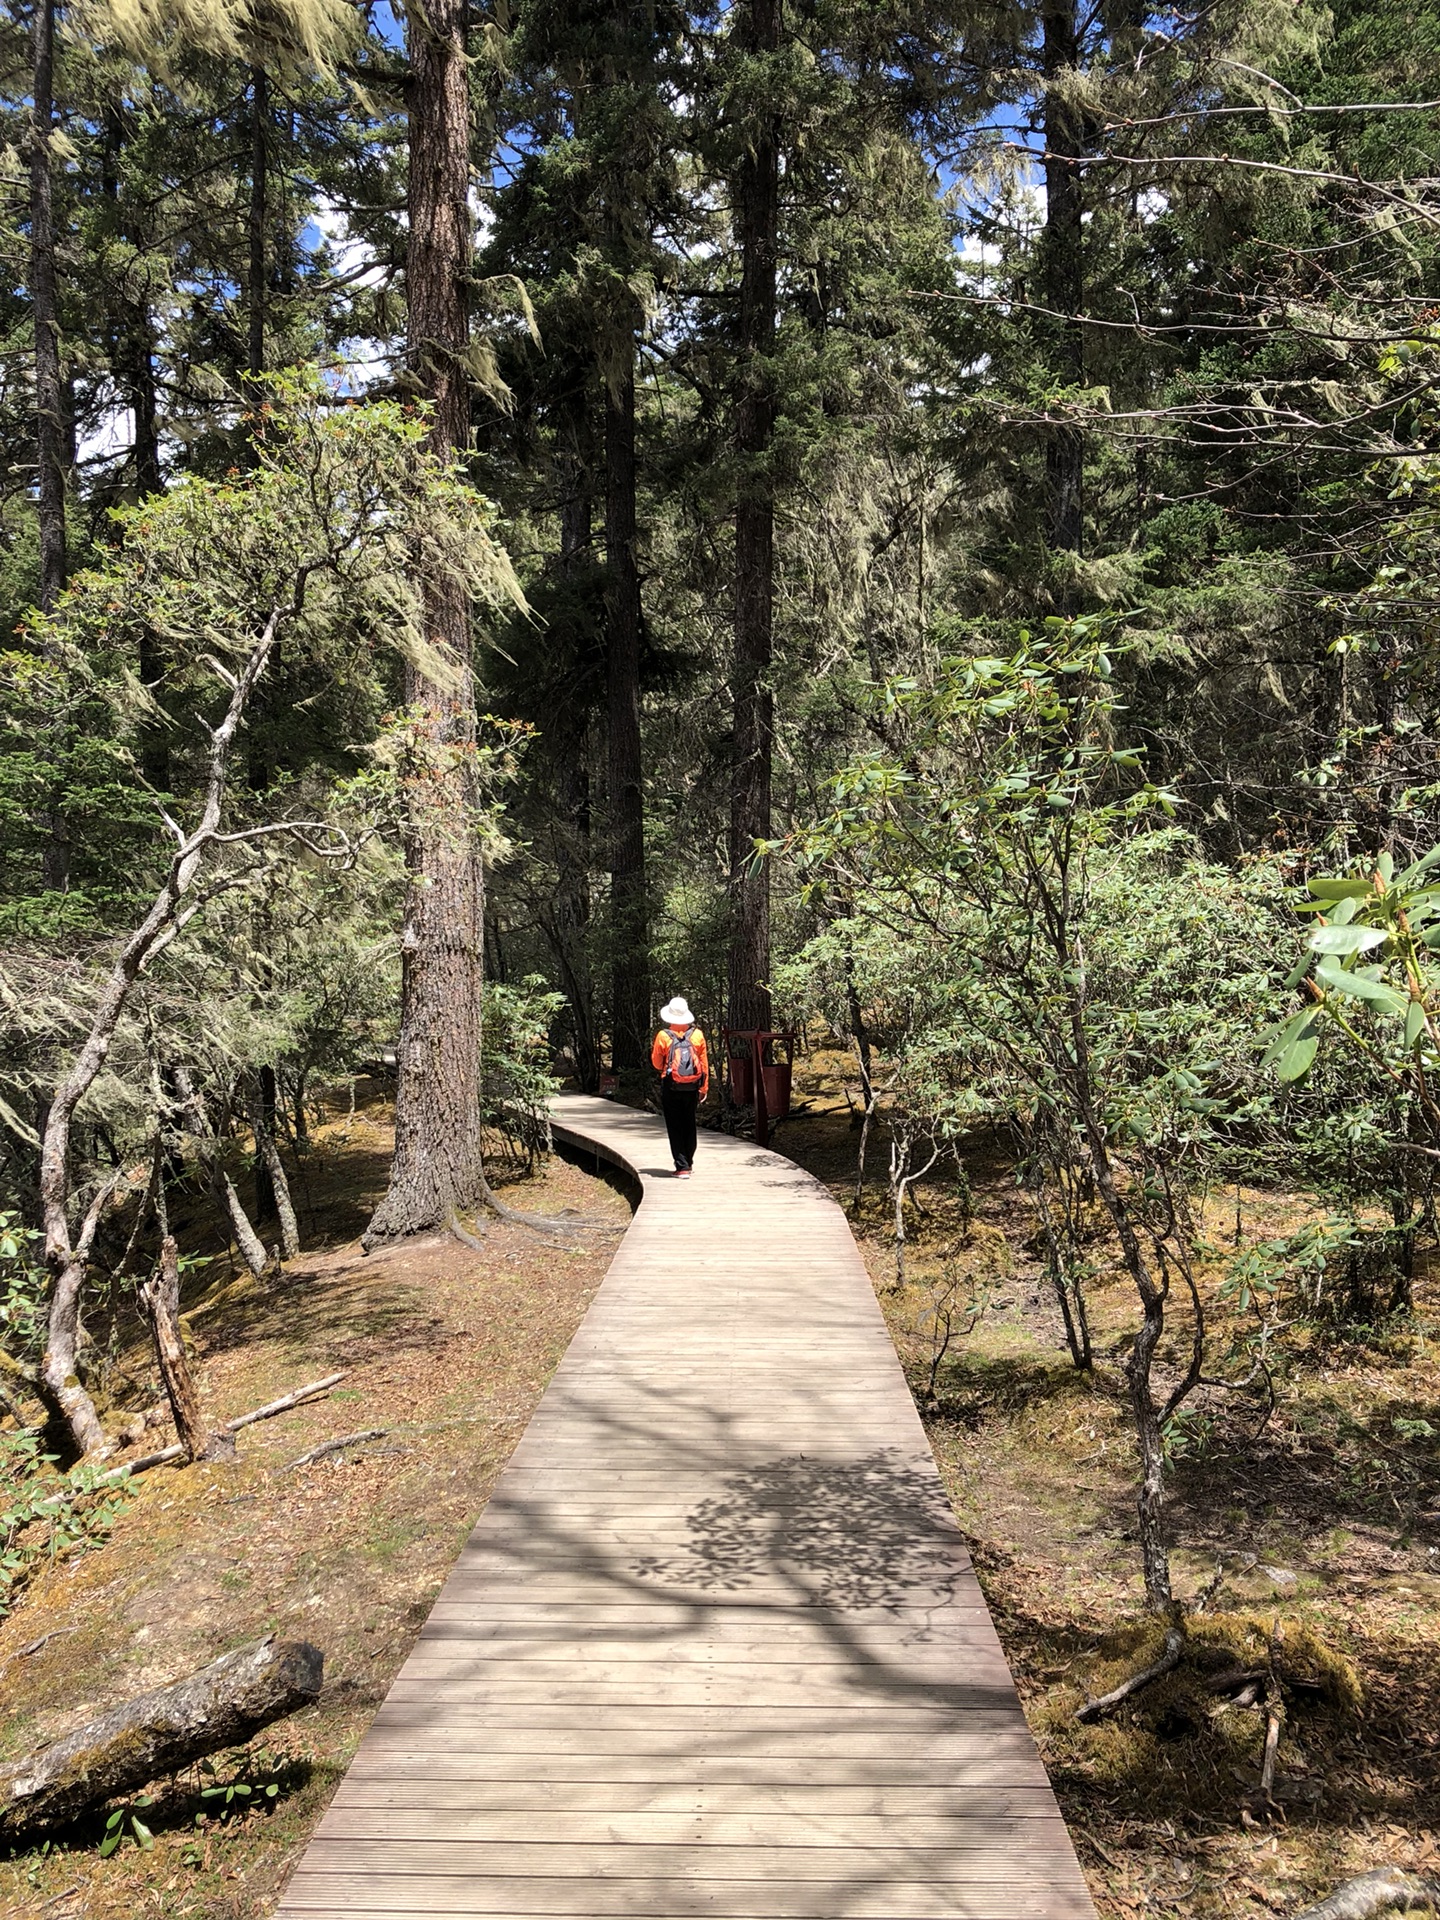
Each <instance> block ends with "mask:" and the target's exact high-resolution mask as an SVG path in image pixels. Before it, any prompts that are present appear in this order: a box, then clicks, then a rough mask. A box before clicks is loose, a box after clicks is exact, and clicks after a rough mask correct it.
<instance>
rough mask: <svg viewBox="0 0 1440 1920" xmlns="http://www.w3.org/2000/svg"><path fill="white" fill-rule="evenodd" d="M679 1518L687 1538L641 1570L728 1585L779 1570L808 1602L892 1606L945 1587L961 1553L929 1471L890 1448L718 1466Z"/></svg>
mask: <svg viewBox="0 0 1440 1920" xmlns="http://www.w3.org/2000/svg"><path fill="white" fill-rule="evenodd" d="M721 1484H722V1486H723V1487H724V1489H725V1490H724V1492H723V1493H721V1494H717V1495H715V1496H713V1497H712V1498H711V1499H708V1500H703V1501H701V1503H700V1505H699V1506H698V1507H696V1508H695V1509H694V1511H693V1512H692V1513H691V1515H690V1517H689V1527H690V1532H691V1536H692V1537H691V1540H690V1543H689V1545H688V1546H687V1547H685V1549H684V1550H683V1551H682V1552H681V1553H679V1554H676V1555H674V1556H672V1557H669V1558H660V1557H658V1556H654V1555H651V1556H647V1557H645V1558H643V1559H641V1560H639V1561H637V1562H636V1568H635V1570H636V1572H637V1573H639V1574H640V1575H641V1576H642V1577H648V1578H659V1579H663V1580H666V1581H674V1582H676V1583H677V1584H679V1585H683V1586H689V1587H699V1588H701V1589H702V1590H709V1591H712V1592H713V1591H725V1592H734V1591H736V1590H737V1589H739V1588H742V1587H745V1586H749V1585H751V1584H753V1583H754V1582H756V1581H758V1580H762V1579H772V1578H774V1576H775V1575H776V1574H777V1573H778V1574H780V1575H782V1576H784V1577H785V1578H786V1579H787V1581H789V1582H790V1583H791V1584H793V1585H794V1586H795V1587H797V1588H800V1589H803V1591H804V1596H805V1598H806V1599H807V1600H808V1601H809V1602H810V1604H812V1605H814V1606H826V1607H842V1608H862V1607H863V1608H874V1607H881V1608H884V1607H898V1606H900V1605H902V1604H913V1600H914V1596H915V1595H916V1593H917V1592H920V1593H922V1594H923V1596H924V1598H925V1599H926V1600H927V1601H929V1602H931V1603H932V1604H933V1603H934V1602H935V1601H936V1600H937V1599H943V1598H946V1597H950V1596H951V1595H952V1594H953V1590H954V1586H955V1583H956V1581H957V1579H958V1578H959V1577H960V1576H961V1574H962V1573H964V1572H965V1571H966V1570H967V1566H968V1562H967V1557H966V1555H965V1550H964V1546H963V1543H962V1541H961V1537H960V1535H959V1533H958V1531H957V1529H956V1527H955V1523H954V1520H953V1518H952V1516H951V1513H950V1509H949V1504H948V1502H947V1501H946V1499H945V1495H944V1493H943V1492H942V1490H941V1488H940V1485H939V1483H938V1481H937V1480H936V1478H935V1475H934V1473H933V1471H925V1470H922V1469H921V1468H920V1467H918V1466H916V1465H913V1464H911V1463H910V1462H909V1461H908V1460H907V1459H906V1457H905V1456H904V1455H903V1454H901V1453H900V1452H899V1451H898V1450H897V1449H895V1448H892V1447H881V1448H878V1449H877V1450H876V1451H875V1452H873V1453H869V1454H866V1455H864V1456H863V1457H862V1458H860V1459H858V1460H845V1461H833V1460H810V1459H807V1458H806V1457H805V1455H804V1454H791V1455H788V1456H786V1457H785V1458H782V1459H779V1460H773V1461H766V1462H763V1463H762V1464H760V1465H759V1466H755V1467H747V1468H744V1469H742V1470H740V1471H738V1472H735V1473H730V1474H727V1475H725V1476H724V1479H723V1480H722V1482H721Z"/></svg>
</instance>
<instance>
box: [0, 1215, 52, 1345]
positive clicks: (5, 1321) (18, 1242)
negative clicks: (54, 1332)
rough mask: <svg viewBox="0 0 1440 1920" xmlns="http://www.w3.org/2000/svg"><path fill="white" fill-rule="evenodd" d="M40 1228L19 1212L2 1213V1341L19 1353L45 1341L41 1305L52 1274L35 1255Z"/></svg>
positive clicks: (0, 1321)
mask: <svg viewBox="0 0 1440 1920" xmlns="http://www.w3.org/2000/svg"><path fill="white" fill-rule="evenodd" d="M40 1238H41V1235H40V1232H39V1229H38V1228H36V1227H27V1226H26V1225H25V1224H24V1223H23V1221H22V1220H21V1218H20V1215H19V1214H18V1213H0V1341H3V1342H4V1344H5V1346H6V1347H7V1349H8V1350H9V1351H10V1352H12V1353H14V1354H15V1355H16V1356H17V1357H19V1356H21V1355H25V1354H30V1355H34V1354H38V1353H39V1351H40V1349H41V1347H42V1346H43V1345H44V1344H45V1342H44V1329H43V1322H42V1308H43V1304H44V1300H45V1294H46V1289H47V1287H48V1285H49V1276H48V1275H47V1274H46V1272H45V1269H44V1268H43V1267H42V1266H40V1265H39V1264H38V1263H37V1262H36V1261H35V1260H34V1259H33V1258H32V1251H33V1249H34V1247H35V1243H36V1242H37V1241H38V1240H39V1239H40Z"/></svg>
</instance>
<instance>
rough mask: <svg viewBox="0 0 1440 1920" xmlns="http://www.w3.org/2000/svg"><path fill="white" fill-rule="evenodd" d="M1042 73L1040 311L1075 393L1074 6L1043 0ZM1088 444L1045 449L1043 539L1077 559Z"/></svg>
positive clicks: (1078, 274) (1054, 361) (1058, 369)
mask: <svg viewBox="0 0 1440 1920" xmlns="http://www.w3.org/2000/svg"><path fill="white" fill-rule="evenodd" d="M1041 27H1042V32H1043V39H1042V44H1041V72H1042V75H1043V78H1044V80H1045V83H1046V89H1047V90H1046V94H1045V119H1044V130H1045V152H1046V159H1045V230H1044V233H1043V234H1042V236H1041V241H1040V264H1041V287H1042V304H1043V305H1044V306H1046V307H1047V308H1049V309H1050V313H1051V315H1059V316H1063V317H1060V318H1053V317H1052V318H1047V319H1046V320H1045V322H1044V326H1045V331H1046V337H1047V341H1048V357H1049V361H1050V367H1049V371H1050V373H1051V375H1052V377H1053V378H1054V379H1055V380H1057V381H1059V382H1061V383H1062V384H1064V385H1065V386H1069V387H1080V386H1083V385H1084V384H1085V335H1084V328H1083V326H1082V324H1081V322H1080V319H1079V317H1078V316H1079V315H1080V313H1081V312H1082V311H1083V309H1084V304H1085V255H1084V244H1085V227H1084V222H1083V219H1082V215H1083V213H1084V191H1083V183H1082V175H1081V169H1080V168H1079V167H1078V166H1077V165H1076V164H1075V161H1076V160H1077V159H1078V157H1079V156H1080V155H1081V153H1082V152H1083V151H1084V142H1083V123H1082V118H1081V115H1080V112H1079V110H1078V109H1077V108H1076V107H1075V106H1073V105H1072V104H1070V103H1069V102H1067V101H1066V100H1065V99H1064V98H1063V97H1062V88H1063V83H1064V81H1065V79H1066V78H1067V77H1068V76H1069V75H1071V74H1073V73H1074V71H1075V68H1076V66H1077V64H1078V62H1079V57H1080V35H1079V27H1078V24H1077V21H1076V8H1075V0H1045V4H1044V5H1043V7H1042V9H1041ZM1084 457H1085V447H1084V441H1083V439H1082V437H1081V435H1080V434H1079V432H1078V431H1076V430H1074V429H1073V428H1070V427H1056V428H1052V429H1051V432H1050V435H1049V437H1048V439H1047V442H1046V447H1045V537H1046V540H1047V542H1048V543H1049V545H1050V547H1051V548H1052V549H1054V550H1057V551H1058V550H1064V551H1066V552H1070V553H1079V551H1080V548H1081V543H1082V540H1083V537H1084V506H1085V497H1084Z"/></svg>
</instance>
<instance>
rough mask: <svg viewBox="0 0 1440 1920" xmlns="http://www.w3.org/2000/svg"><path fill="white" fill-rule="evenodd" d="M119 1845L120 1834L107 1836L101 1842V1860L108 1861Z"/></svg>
mask: <svg viewBox="0 0 1440 1920" xmlns="http://www.w3.org/2000/svg"><path fill="white" fill-rule="evenodd" d="M119 1844H120V1836H119V1834H118V1833H108V1834H106V1836H105V1838H104V1839H103V1840H102V1841H101V1842H100V1858H101V1859H102V1860H108V1859H109V1858H110V1856H111V1854H112V1853H114V1851H115V1849H116V1848H117V1847H118V1846H119Z"/></svg>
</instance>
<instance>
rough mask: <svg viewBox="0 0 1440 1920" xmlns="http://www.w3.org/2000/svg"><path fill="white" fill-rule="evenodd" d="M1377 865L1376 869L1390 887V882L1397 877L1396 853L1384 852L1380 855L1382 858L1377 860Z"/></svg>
mask: <svg viewBox="0 0 1440 1920" xmlns="http://www.w3.org/2000/svg"><path fill="white" fill-rule="evenodd" d="M1375 866H1376V870H1377V871H1378V873H1379V875H1380V878H1381V879H1382V880H1383V881H1384V882H1385V884H1386V886H1387V887H1388V886H1389V884H1390V882H1391V881H1392V880H1393V879H1394V878H1395V857H1394V855H1393V854H1389V853H1382V854H1381V855H1380V858H1379V859H1378V860H1377V861H1376V862H1375Z"/></svg>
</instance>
